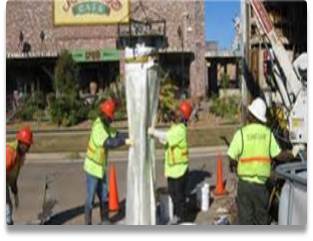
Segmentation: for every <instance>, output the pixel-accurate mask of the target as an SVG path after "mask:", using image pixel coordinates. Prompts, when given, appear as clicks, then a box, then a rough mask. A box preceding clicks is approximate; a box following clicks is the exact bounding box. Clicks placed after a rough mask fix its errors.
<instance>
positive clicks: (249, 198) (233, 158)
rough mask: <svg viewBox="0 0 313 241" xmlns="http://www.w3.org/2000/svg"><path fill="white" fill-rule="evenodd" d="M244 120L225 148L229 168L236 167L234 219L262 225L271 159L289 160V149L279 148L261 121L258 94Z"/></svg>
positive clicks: (263, 113)
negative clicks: (227, 147)
mask: <svg viewBox="0 0 313 241" xmlns="http://www.w3.org/2000/svg"><path fill="white" fill-rule="evenodd" d="M248 110H249V116H248V124H247V125H245V126H243V127H242V128H240V129H239V130H237V132H236V133H235V135H234V137H233V140H232V142H231V144H230V146H229V149H228V152H227V154H228V157H229V159H230V169H231V171H235V169H237V175H238V179H239V180H238V189H237V198H236V202H237V207H238V221H239V224H242V225H252V224H255V225H266V224H268V220H269V216H268V212H267V206H268V201H269V192H268V190H267V188H266V185H265V184H266V182H267V180H268V178H269V177H270V175H271V162H272V159H274V158H275V159H277V160H289V159H291V158H292V157H293V156H292V153H291V152H290V151H282V150H281V148H280V146H279V145H278V143H277V141H276V139H275V137H274V135H273V133H272V131H271V130H270V128H268V127H267V126H266V125H265V124H266V122H267V118H266V104H265V102H264V101H263V99H261V98H260V97H258V98H256V99H255V100H254V101H253V102H252V103H251V105H249V107H248Z"/></svg>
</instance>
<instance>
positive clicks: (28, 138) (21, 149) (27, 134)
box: [6, 127, 33, 225]
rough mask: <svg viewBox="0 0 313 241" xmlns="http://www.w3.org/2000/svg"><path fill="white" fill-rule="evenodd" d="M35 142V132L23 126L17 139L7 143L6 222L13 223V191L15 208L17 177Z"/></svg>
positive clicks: (17, 202)
mask: <svg viewBox="0 0 313 241" xmlns="http://www.w3.org/2000/svg"><path fill="white" fill-rule="evenodd" d="M32 144H33V133H32V131H31V130H30V128H28V127H25V128H22V129H21V130H20V131H19V132H18V133H17V134H16V140H15V141H13V142H10V143H7V144H6V222H7V224H8V225H13V224H14V223H13V219H12V215H13V205H12V201H11V193H13V195H14V204H15V208H18V206H19V196H18V187H17V179H18V176H19V173H20V170H21V167H22V166H23V164H24V161H25V157H26V153H27V152H28V151H29V148H30V147H31V145H32Z"/></svg>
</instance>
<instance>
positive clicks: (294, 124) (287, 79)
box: [248, 0, 307, 144]
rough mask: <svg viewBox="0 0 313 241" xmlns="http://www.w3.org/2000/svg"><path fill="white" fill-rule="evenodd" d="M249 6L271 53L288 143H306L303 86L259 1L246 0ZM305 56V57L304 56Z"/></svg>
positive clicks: (304, 90)
mask: <svg viewBox="0 0 313 241" xmlns="http://www.w3.org/2000/svg"><path fill="white" fill-rule="evenodd" d="M248 1H249V3H250V5H251V6H252V9H253V12H254V13H255V17H256V20H257V26H258V28H259V29H260V32H261V34H265V36H266V37H267V39H268V41H269V43H270V44H271V48H272V50H273V54H274V56H273V57H274V58H275V63H276V64H275V65H273V74H274V77H275V82H276V84H277V87H278V90H279V92H280V94H281V98H282V101H283V104H284V107H285V109H286V113H285V114H286V118H287V119H288V124H289V133H290V137H289V138H290V141H291V143H293V144H306V143H307V94H306V91H307V90H306V85H304V84H303V83H302V81H301V76H299V74H298V73H297V72H296V70H295V68H294V65H293V63H292V61H291V60H290V58H289V56H288V52H287V50H286V49H285V47H284V45H283V44H282V42H281V41H280V39H279V37H278V35H277V33H276V32H275V29H274V26H273V23H272V21H271V19H270V17H269V15H268V13H267V11H266V9H265V7H264V4H263V3H262V2H261V1H260V0H248ZM305 56H306V54H305Z"/></svg>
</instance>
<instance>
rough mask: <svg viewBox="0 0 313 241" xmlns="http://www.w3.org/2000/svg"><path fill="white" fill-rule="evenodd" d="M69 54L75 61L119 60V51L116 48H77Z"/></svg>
mask: <svg viewBox="0 0 313 241" xmlns="http://www.w3.org/2000/svg"><path fill="white" fill-rule="evenodd" d="M71 54H72V57H73V59H74V60H75V61H76V62H105V61H107V62H109V61H119V60H120V51H119V50H117V49H95V50H85V49H77V50H73V51H71Z"/></svg>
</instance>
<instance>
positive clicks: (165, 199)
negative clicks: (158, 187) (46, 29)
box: [160, 194, 174, 223]
mask: <svg viewBox="0 0 313 241" xmlns="http://www.w3.org/2000/svg"><path fill="white" fill-rule="evenodd" d="M160 214H161V217H160V219H161V220H162V222H166V223H167V222H169V221H170V220H172V219H173V216H174V206H173V202H172V199H171V197H170V196H169V195H168V194H161V195H160Z"/></svg>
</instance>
